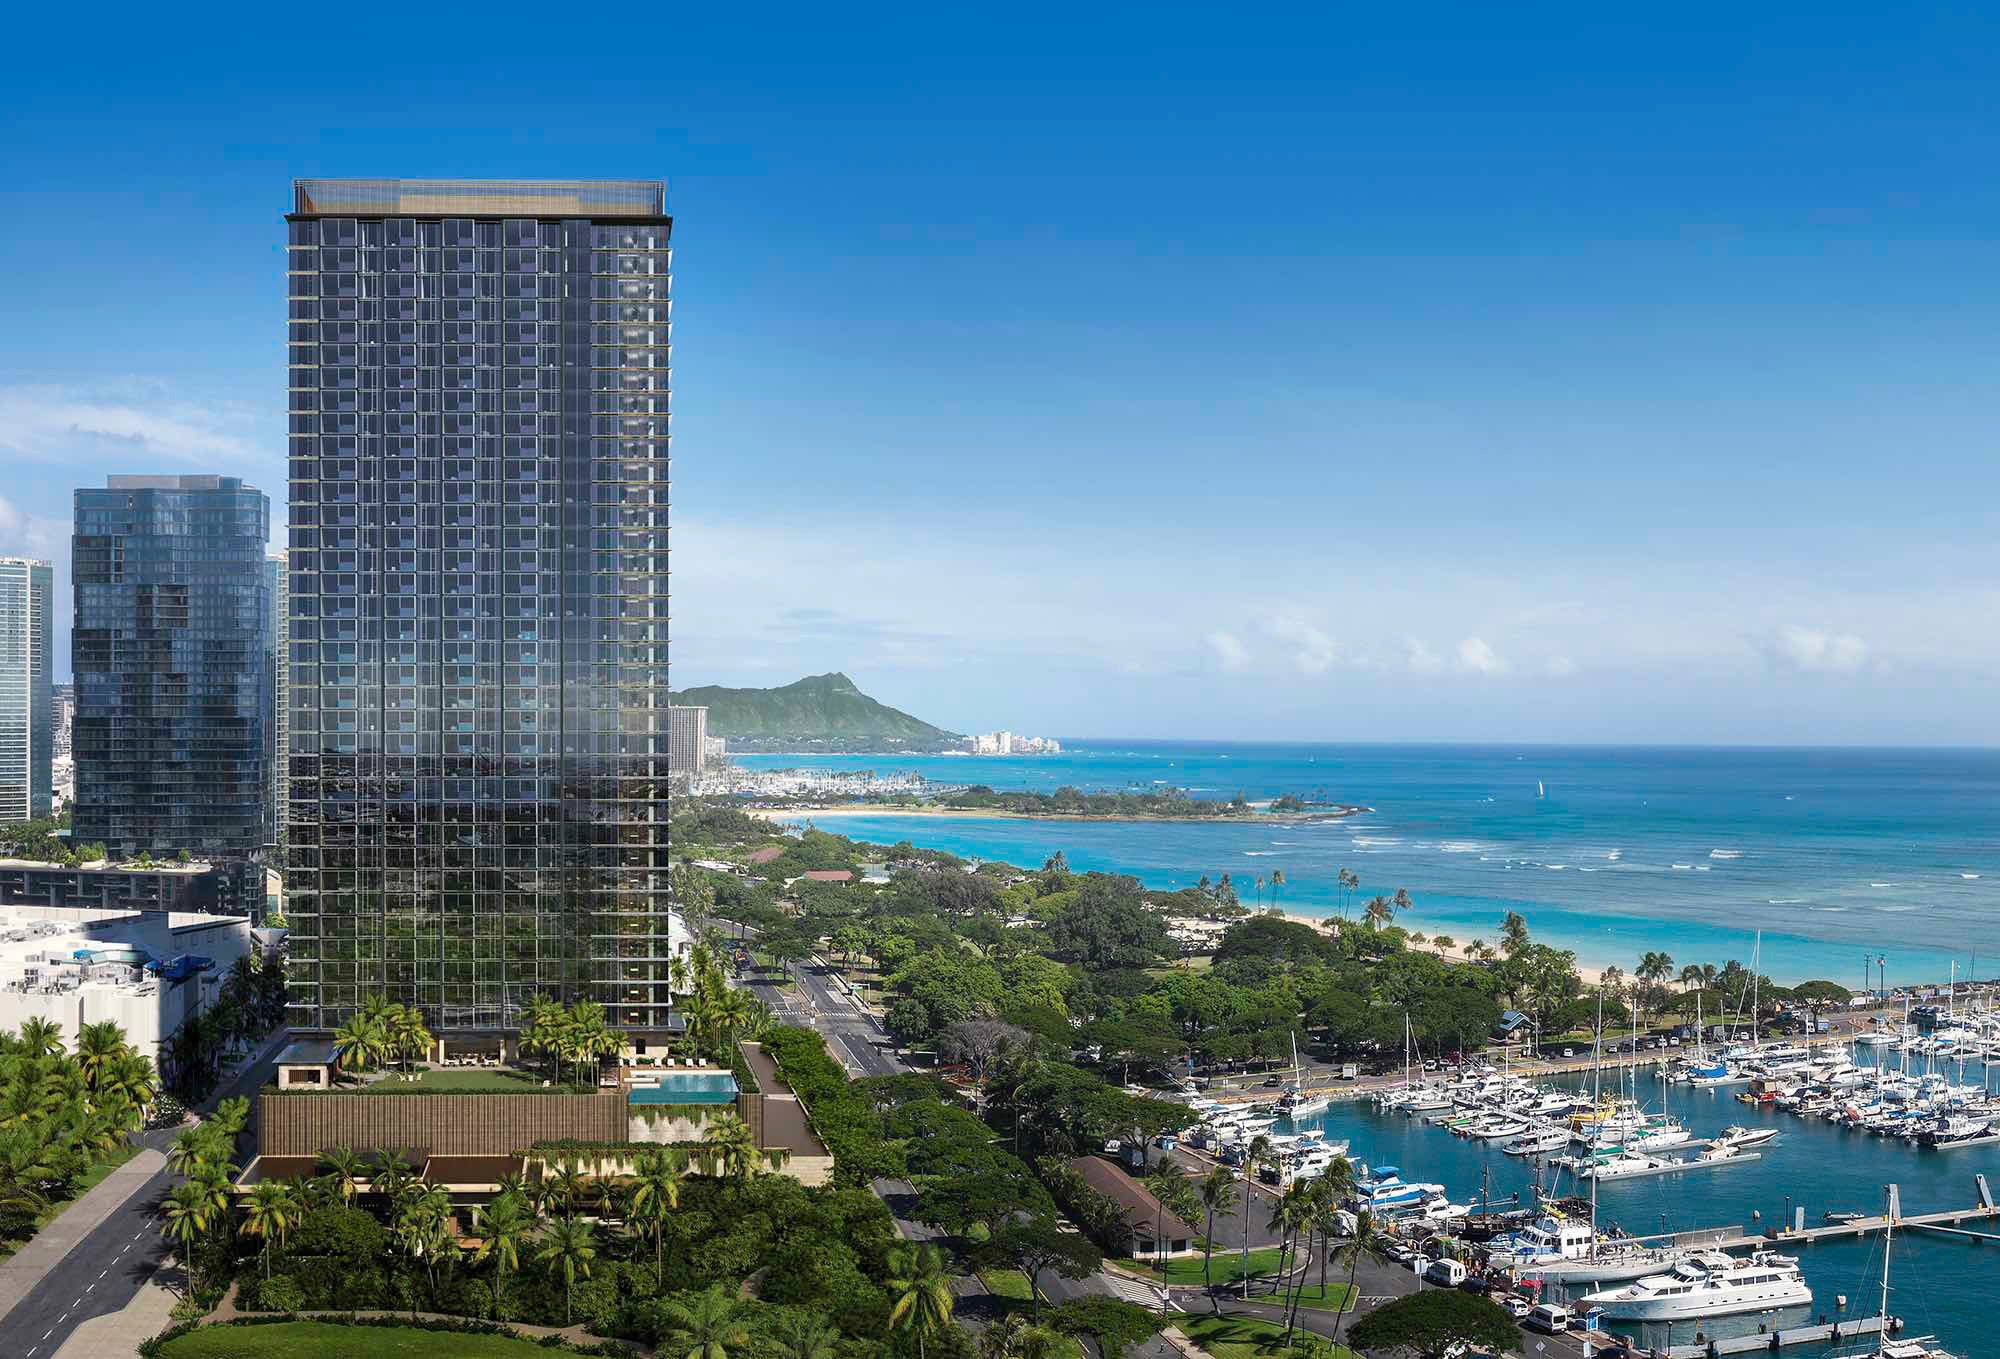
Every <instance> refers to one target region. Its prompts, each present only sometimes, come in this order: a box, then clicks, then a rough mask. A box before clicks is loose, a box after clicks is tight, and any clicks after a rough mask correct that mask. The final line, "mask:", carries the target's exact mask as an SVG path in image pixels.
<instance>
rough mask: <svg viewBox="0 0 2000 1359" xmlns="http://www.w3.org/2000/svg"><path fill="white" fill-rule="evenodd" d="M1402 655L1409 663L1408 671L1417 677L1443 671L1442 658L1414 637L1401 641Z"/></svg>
mask: <svg viewBox="0 0 2000 1359" xmlns="http://www.w3.org/2000/svg"><path fill="white" fill-rule="evenodd" d="M1403 655H1404V657H1405V659H1407V660H1408V661H1409V663H1410V669H1412V670H1414V671H1415V672H1416V673H1417V674H1419V675H1435V674H1437V673H1438V672H1439V671H1441V670H1443V669H1444V657H1442V656H1440V655H1438V654H1437V652H1435V651H1432V650H1431V649H1430V648H1429V647H1427V646H1425V645H1424V644H1423V643H1422V642H1420V641H1418V640H1417V639H1416V638H1414V637H1407V638H1405V639H1404V640H1403Z"/></svg>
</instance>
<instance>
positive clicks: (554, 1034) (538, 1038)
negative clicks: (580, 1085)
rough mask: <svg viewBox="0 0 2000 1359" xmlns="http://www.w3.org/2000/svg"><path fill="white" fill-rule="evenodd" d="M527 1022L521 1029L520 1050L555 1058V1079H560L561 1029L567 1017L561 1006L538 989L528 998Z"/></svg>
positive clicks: (565, 1024)
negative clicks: (541, 1053) (544, 1053)
mask: <svg viewBox="0 0 2000 1359" xmlns="http://www.w3.org/2000/svg"><path fill="white" fill-rule="evenodd" d="M527 1020H528V1022H527V1024H526V1026H525V1027H524V1028H523V1029H522V1031H521V1043H520V1047H521V1051H523V1052H546V1053H548V1054H549V1055H550V1056H551V1057H553V1058H554V1059H555V1070H554V1072H553V1073H552V1074H553V1076H554V1077H555V1079H556V1080H557V1081H558V1082H560V1081H561V1080H562V1059H563V1041H564V1039H563V1029H564V1028H565V1027H566V1026H567V1024H568V1018H567V1016H566V1015H565V1014H564V1012H563V1008H562V1006H560V1005H558V1004H556V1003H555V1001H554V1000H552V999H550V998H549V997H548V996H547V995H545V994H543V993H542V992H540V991H537V992H535V994H534V995H533V996H531V997H529V998H528V1015H527Z"/></svg>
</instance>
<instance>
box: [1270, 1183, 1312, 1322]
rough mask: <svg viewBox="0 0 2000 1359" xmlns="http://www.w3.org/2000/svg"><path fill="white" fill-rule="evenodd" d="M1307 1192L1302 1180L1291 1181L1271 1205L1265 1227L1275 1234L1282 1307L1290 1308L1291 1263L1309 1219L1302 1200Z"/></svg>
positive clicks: (1307, 1208)
mask: <svg viewBox="0 0 2000 1359" xmlns="http://www.w3.org/2000/svg"><path fill="white" fill-rule="evenodd" d="M1308 1192H1309V1191H1308V1189H1307V1186H1306V1184H1305V1183H1304V1182H1303V1181H1299V1180H1294V1181H1292V1183H1291V1185H1290V1187H1288V1188H1287V1189H1285V1190H1284V1192H1282V1193H1281V1194H1279V1195H1278V1201H1277V1202H1276V1203H1274V1204H1272V1205H1271V1216H1270V1219H1269V1226H1270V1227H1271V1228H1272V1230H1274V1231H1276V1232H1277V1233H1278V1297H1279V1300H1280V1301H1279V1306H1280V1307H1283V1308H1289V1307H1290V1305H1291V1293H1290V1288H1291V1279H1292V1262H1293V1253H1294V1251H1295V1249H1296V1247H1297V1245H1298V1234H1299V1232H1300V1231H1301V1230H1303V1229H1304V1228H1305V1227H1306V1226H1307V1224H1308V1223H1309V1222H1310V1221H1311V1220H1312V1219H1311V1214H1310V1209H1309V1206H1308V1204H1307V1201H1306V1195H1307V1193H1308Z"/></svg>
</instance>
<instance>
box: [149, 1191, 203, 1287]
mask: <svg viewBox="0 0 2000 1359" xmlns="http://www.w3.org/2000/svg"><path fill="white" fill-rule="evenodd" d="M160 1216H161V1223H160V1234H161V1235H162V1236H164V1237H166V1238H167V1242H168V1245H169V1248H170V1249H171V1250H172V1251H173V1253H174V1254H175V1255H176V1256H177V1257H179V1259H180V1262H181V1264H182V1265H183V1266H184V1267H185V1268H186V1269H187V1276H188V1287H187V1296H188V1297H193V1296H194V1289H195V1273H194V1266H195V1253H194V1248H195V1243H196V1242H197V1241H199V1240H201V1235H202V1233H203V1232H205V1231H207V1230H208V1196H207V1195H206V1194H204V1193H202V1192H201V1188H200V1186H198V1185H194V1184H188V1183H182V1184H177V1185H175V1186H174V1187H173V1188H172V1189H171V1190H169V1191H168V1192H167V1206H166V1207H165V1208H164V1209H163V1210H162V1211H161V1214H160Z"/></svg>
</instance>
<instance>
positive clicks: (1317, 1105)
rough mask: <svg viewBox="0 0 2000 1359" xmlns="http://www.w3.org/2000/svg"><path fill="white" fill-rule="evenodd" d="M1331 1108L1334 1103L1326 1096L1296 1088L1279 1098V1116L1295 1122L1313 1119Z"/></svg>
mask: <svg viewBox="0 0 2000 1359" xmlns="http://www.w3.org/2000/svg"><path fill="white" fill-rule="evenodd" d="M1331 1107H1333V1101H1332V1100H1331V1099H1329V1098H1328V1097H1327V1096H1326V1095H1325V1094H1317V1095H1315V1094H1309V1093H1307V1092H1306V1091H1304V1090H1300V1089H1298V1088H1296V1087H1294V1088H1293V1089H1290V1090H1287V1091H1286V1092H1285V1093H1284V1094H1283V1095H1281V1096H1279V1098H1278V1116H1279V1117H1280V1118H1289V1119H1291V1120H1292V1121H1293V1122H1297V1121H1298V1120H1299V1119H1302V1118H1311V1117H1312V1116H1313V1115H1314V1114H1323V1113H1325V1112H1326V1111H1327V1110H1328V1109H1330V1108H1331Z"/></svg>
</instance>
